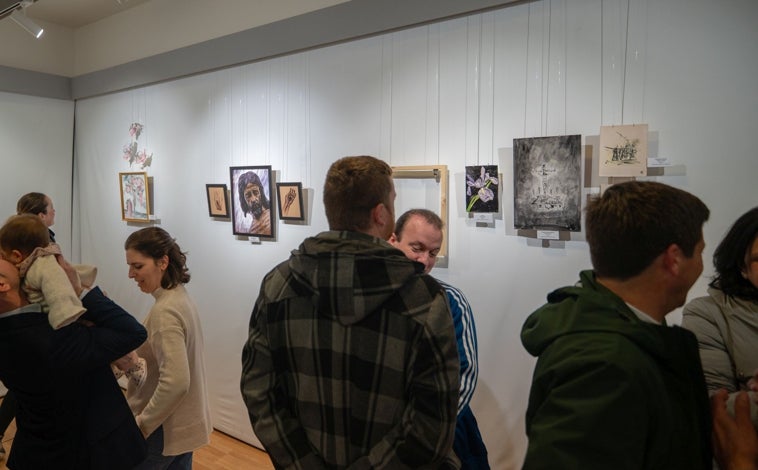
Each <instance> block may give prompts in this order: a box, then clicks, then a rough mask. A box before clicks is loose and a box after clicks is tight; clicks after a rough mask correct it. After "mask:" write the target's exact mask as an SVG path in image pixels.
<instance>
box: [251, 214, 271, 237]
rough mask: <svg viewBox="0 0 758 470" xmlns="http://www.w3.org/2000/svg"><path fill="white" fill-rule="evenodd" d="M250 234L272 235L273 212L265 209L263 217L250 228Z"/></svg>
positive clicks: (256, 220)
mask: <svg viewBox="0 0 758 470" xmlns="http://www.w3.org/2000/svg"><path fill="white" fill-rule="evenodd" d="M250 233H253V234H263V235H270V234H271V211H270V210H268V209H264V210H263V212H262V213H261V216H260V217H259V218H257V219H255V220H254V221H253V226H252V227H250Z"/></svg>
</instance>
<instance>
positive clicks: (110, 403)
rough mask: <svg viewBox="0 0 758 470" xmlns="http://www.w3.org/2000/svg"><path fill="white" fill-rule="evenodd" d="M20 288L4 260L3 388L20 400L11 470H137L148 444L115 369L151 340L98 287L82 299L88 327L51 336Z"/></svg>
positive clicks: (0, 288) (0, 269) (0, 310)
mask: <svg viewBox="0 0 758 470" xmlns="http://www.w3.org/2000/svg"><path fill="white" fill-rule="evenodd" d="M63 264H66V263H63ZM64 269H66V270H67V273H69V275H70V277H71V269H70V267H69V266H64ZM19 287H20V282H19V278H18V271H17V270H16V267H15V266H13V265H12V264H11V263H9V262H7V261H5V260H0V380H2V382H3V383H4V384H5V385H6V386H7V387H8V388H9V389H11V390H13V391H14V392H15V394H16V397H17V400H18V413H17V415H16V427H17V431H16V437H15V439H14V442H13V447H12V449H11V454H10V458H9V459H8V468H10V469H13V470H25V469H45V468H55V469H72V470H73V469H76V470H79V469H109V470H110V469H128V468H132V467H134V466H135V465H136V464H138V463H140V462H141V461H142V460H144V458H145V456H146V447H145V441H144V439H143V437H142V433H141V432H140V431H139V428H138V427H137V425H136V423H135V421H134V417H133V415H132V413H131V411H130V410H129V406H128V405H127V403H126V399H125V398H124V395H123V393H122V391H121V389H120V388H119V386H118V383H117V382H116V380H115V378H114V376H113V373H112V372H111V369H110V363H111V362H112V361H114V360H115V359H118V358H119V357H121V356H123V355H124V354H126V353H128V352H129V351H132V350H134V349H135V348H137V346H139V345H140V344H142V343H143V342H144V341H145V339H146V338H147V332H146V331H145V329H144V328H143V327H142V325H140V324H139V322H138V321H137V320H135V319H134V318H133V317H132V316H131V315H129V314H128V313H127V312H126V311H124V310H123V309H122V308H121V307H119V306H118V305H116V304H115V303H113V302H112V301H111V300H109V299H108V298H106V297H105V296H104V295H103V293H102V292H101V291H100V289H99V288H97V287H96V288H93V289H91V290H89V291H88V292H86V293H85V294H84V295H83V298H82V303H83V305H84V306H85V307H86V308H87V312H86V313H85V314H84V315H83V316H82V317H81V318H82V320H84V322H77V323H74V324H72V325H69V326H66V327H63V328H61V329H59V330H53V329H52V328H51V327H50V325H49V323H48V320H47V315H46V314H44V313H42V312H41V310H40V306H39V304H29V303H28V301H27V300H26V297H25V295H24V294H23V292H22V291H21V290H20V288H19ZM74 288H75V290H76V291H77V293H80V294H81V292H82V288H81V286H80V285H75V286H74ZM85 323H86V324H85Z"/></svg>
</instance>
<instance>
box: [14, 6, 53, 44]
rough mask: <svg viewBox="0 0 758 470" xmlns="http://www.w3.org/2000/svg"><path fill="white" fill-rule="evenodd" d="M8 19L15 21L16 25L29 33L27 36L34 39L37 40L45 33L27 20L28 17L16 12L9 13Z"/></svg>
mask: <svg viewBox="0 0 758 470" xmlns="http://www.w3.org/2000/svg"><path fill="white" fill-rule="evenodd" d="M10 18H11V19H12V20H13V21H15V22H16V24H18V25H19V26H21V27H22V28H24V29H25V30H27V31H29V34H31V35H32V36H34V37H35V38H39V37H40V36H42V33H44V32H45V30H44V29H42V28H41V27H40V26H39V25H38V24H37V23H35V22H34V21H32V20H31V19H29V17H28V16H26V15H24V14H22V13H19V12H18V10H16V11H14V12H13V13H11V15H10Z"/></svg>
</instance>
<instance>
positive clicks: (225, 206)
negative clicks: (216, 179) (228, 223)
mask: <svg viewBox="0 0 758 470" xmlns="http://www.w3.org/2000/svg"><path fill="white" fill-rule="evenodd" d="M205 192H206V195H207V196H208V215H209V216H210V217H225V218H229V198H228V197H227V192H226V185H225V184H206V185H205Z"/></svg>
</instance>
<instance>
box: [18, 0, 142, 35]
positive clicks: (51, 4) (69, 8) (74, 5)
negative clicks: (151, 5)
mask: <svg viewBox="0 0 758 470" xmlns="http://www.w3.org/2000/svg"><path fill="white" fill-rule="evenodd" d="M148 1H150V0H37V1H36V2H35V3H33V4H32V5H30V6H29V7H27V8H26V14H27V15H28V16H29V17H30V18H35V19H38V20H42V21H45V22H48V23H55V24H57V25H60V26H65V27H67V28H71V29H77V28H81V27H82V26H86V25H88V24H90V23H94V22H96V21H99V20H101V19H103V18H106V17H108V16H111V15H115V14H116V13H120V12H122V11H124V10H128V9H129V8H133V7H136V6H137V5H140V4H142V3H146V2H148Z"/></svg>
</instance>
